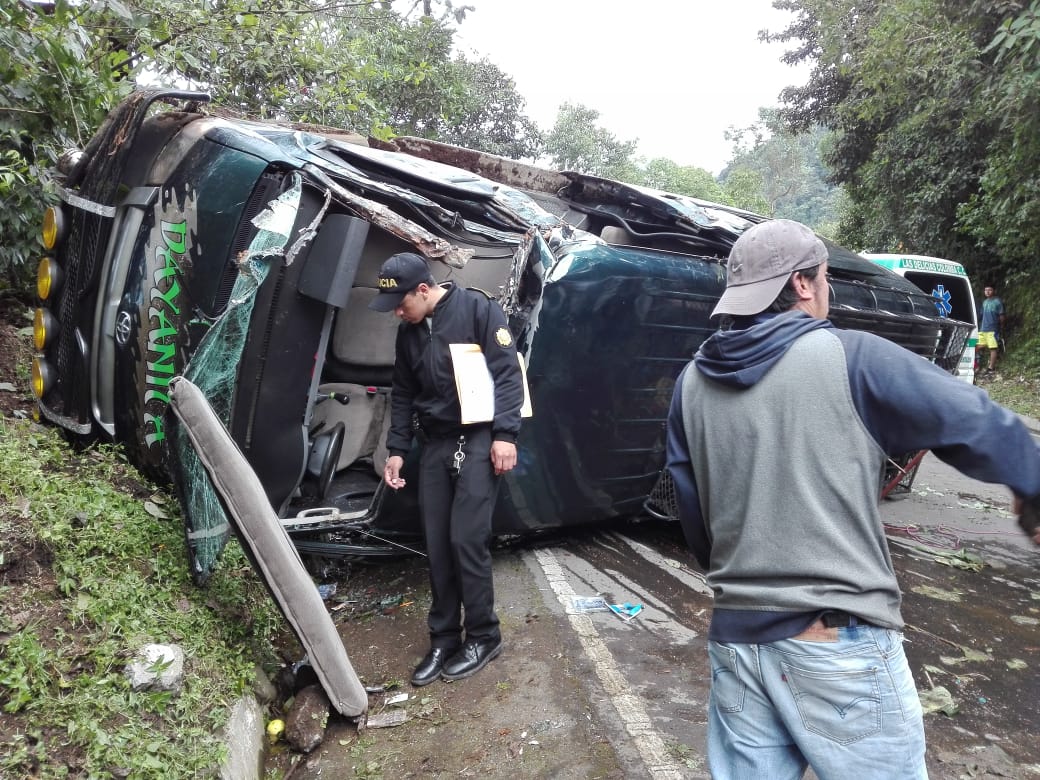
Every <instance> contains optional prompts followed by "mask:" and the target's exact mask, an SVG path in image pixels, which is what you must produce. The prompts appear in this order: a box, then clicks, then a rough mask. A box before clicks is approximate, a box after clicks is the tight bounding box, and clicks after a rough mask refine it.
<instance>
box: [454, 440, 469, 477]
mask: <svg viewBox="0 0 1040 780" xmlns="http://www.w3.org/2000/svg"><path fill="white" fill-rule="evenodd" d="M465 444H466V437H465V436H460V437H459V448H458V449H457V450H455V462H454V463H453V464H452V469H453V470H454V471H455V473H456V474H461V473H462V461H464V460H465V459H466V453H465V451H464V450H463V449H462V448H463V447H464V446H465Z"/></svg>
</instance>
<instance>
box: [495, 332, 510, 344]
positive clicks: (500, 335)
mask: <svg viewBox="0 0 1040 780" xmlns="http://www.w3.org/2000/svg"><path fill="white" fill-rule="evenodd" d="M495 341H497V342H498V344H499V346H502V347H508V346H509V345H510V344H512V343H513V336H512V335H511V334H510V333H509V331H508V330H507V329H506V328H499V329H498V330H496V331H495Z"/></svg>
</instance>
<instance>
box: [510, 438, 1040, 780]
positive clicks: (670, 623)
mask: <svg viewBox="0 0 1040 780" xmlns="http://www.w3.org/2000/svg"><path fill="white" fill-rule="evenodd" d="M1008 504H1009V496H1008V492H1007V490H1006V489H1005V488H1003V487H1001V486H992V485H984V484H982V483H978V482H975V481H972V480H965V479H964V478H963V477H962V476H961V475H960V474H959V473H957V472H956V471H954V470H952V469H950V468H949V467H947V466H946V465H945V464H943V463H942V462H940V461H939V460H938V459H936V458H935V457H934V456H932V455H929V456H927V457H926V458H925V460H924V461H923V463H922V465H921V468H920V470H919V472H918V474H917V477H916V479H915V481H914V484H913V490H912V494H911V495H909V496H907V497H905V498H903V499H901V500H895V501H886V502H884V506H883V518H884V520H885V522H886V524H887V525H888V527H889V530H890V538H891V539H892V550H893V559H894V561H895V565H896V568H897V570H898V571H899V575H900V581H901V583H902V585H903V588H904V591H905V593H906V597H905V606H904V617H905V618H906V620H907V623H908V629H907V633H906V636H907V640H908V645H907V652H908V656H909V658H910V661H911V665H912V667H913V669H914V672H915V677H916V679H917V682H918V686H919V688H921V689H923V690H926V691H933V690H939V691H940V693H941V691H942V690H943V689H945V690H947V691H949V692H950V695H951V696H952V697H953V698H954V699H955V700H956V702H957V706H958V714H957V715H954V716H953V717H949V716H946V715H942V714H933V715H929V716H928V718H927V726H928V732H929V761H930V765H931V771H932V774H933V777H939V778H942V777H957V776H960V774H961V773H962V772H969V773H970V772H976V773H977V774H970V776H972V777H975V776H986V774H984V773H985V772H991V773H992V776H1002V777H1027V776H1031V775H1032V774H1036V775H1040V766H1038V762H1040V746H1036V735H1037V734H1038V733H1040V715H1038V712H1037V708H1036V705H1035V702H1036V700H1037V696H1038V694H1040V684H1038V681H1037V675H1036V672H1035V670H1036V669H1037V668H1038V667H1040V647H1038V645H1040V637H1038V636H1037V625H1038V623H1040V601H1038V600H1037V599H1038V598H1040V569H1038V567H1037V563H1038V562H1040V553H1038V552H1036V551H1035V550H1034V549H1033V548H1032V546H1031V544H1030V543H1029V542H1028V540H1026V539H1025V537H1024V536H1023V535H1022V534H1021V532H1020V531H1019V530H1018V529H1017V527H1016V526H1015V524H1014V518H1013V516H1012V515H1011V514H1010V513H1009V512H1008ZM526 555H527V558H528V560H529V563H530V565H531V566H532V569H534V570H535V571H536V572H538V573H540V574H541V576H544V578H545V580H546V583H547V588H548V589H547V591H546V594H547V596H548V597H549V600H550V601H551V602H555V604H554V608H555V609H559V610H560V611H561V612H562V613H563V614H565V615H566V617H567V619H568V621H569V623H570V625H571V628H572V630H573V631H574V632H575V634H576V635H577V636H579V637H580V638H581V644H582V646H583V647H584V649H585V651H586V653H587V654H588V655H589V658H590V659H592V660H593V663H594V667H595V668H596V670H597V676H598V678H599V679H598V680H597V681H589V684H590V685H597V684H598V685H602V686H604V688H610V689H611V693H610V695H609V696H608V697H607V698H608V699H609V701H610V705H609V706H608V705H606V704H604V706H603V707H602V708H601V712H600V713H599V714H600V717H602V718H603V720H604V722H605V723H612V724H613V726H614V733H613V740H614V741H617V742H627V743H631V744H634V745H635V746H636V747H637V749H638V754H639V758H640V760H641V761H642V762H643V766H642V767H637V766H629V767H627V768H626V773H628V774H629V776H633V777H636V776H647V777H655V778H656V777H660V778H664V777H701V776H706V772H705V770H704V765H703V761H702V758H701V757H702V756H703V755H704V747H705V725H704V723H705V719H704V706H705V699H706V696H707V684H706V679H707V677H706V665H705V661H704V652H705V650H704V637H705V633H706V628H707V621H708V618H709V614H710V609H711V597H710V594H709V592H708V590H707V588H706V586H705V584H704V580H703V577H702V576H701V575H700V574H699V573H698V572H697V571H696V570H695V569H694V568H692V566H691V562H690V558H689V557H688V556H687V555H686V554H685V552H684V550H683V545H682V541H681V539H680V538H679V536H678V535H677V534H676V533H674V529H669V528H664V527H661V526H660V525H658V524H653V523H647V524H643V525H640V526H635V527H629V528H626V529H623V530H620V531H614V532H609V533H596V534H594V535H591V536H588V537H585V538H572V539H570V540H568V541H567V542H565V543H561V544H559V545H556V546H553V547H550V548H545V549H539V550H533V551H530V552H529V553H527V554H526ZM596 594H603V595H604V596H606V597H607V598H608V599H609V600H610V601H612V602H615V603H623V602H629V603H641V604H643V605H644V610H643V612H642V613H641V614H640V615H639V616H638V617H637V618H635V619H634V620H632V621H628V622H626V621H622V620H620V619H619V618H618V617H616V616H615V615H613V614H611V613H602V612H601V613H593V614H573V612H574V610H573V609H572V608H571V604H572V597H573V596H575V595H577V596H592V595H596ZM611 710H613V711H611ZM971 767H974V769H972V768H971Z"/></svg>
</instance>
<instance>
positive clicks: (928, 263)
mask: <svg viewBox="0 0 1040 780" xmlns="http://www.w3.org/2000/svg"><path fill="white" fill-rule="evenodd" d="M862 255H863V257H865V258H867V259H868V260H870V261H872V262H874V263H877V264H878V265H880V266H881V267H883V268H887V269H888V270H890V271H894V272H895V273H897V274H899V275H900V276H902V277H903V278H905V279H906V280H907V281H909V282H913V283H914V284H915V285H916V286H918V287H920V288H921V289H922V290H923V291H924V292H926V293H928V294H929V295H931V296H932V300H933V302H934V303H935V309H936V313H937V314H938V315H939V316H940V317H948V318H950V319H954V320H960V321H961V322H968V323H970V324H971V325H972V332H971V337H970V338H969V339H968V346H967V348H966V349H965V350H964V354H963V355H962V356H961V360H960V363H959V364H958V366H957V371H956V374H957V376H958V377H960V378H961V379H963V380H965V381H966V382H972V383H974V381H975V347H976V344H977V343H978V340H979V320H978V317H977V316H976V313H975V296H974V295H972V291H971V282H970V281H969V280H968V274H966V273H965V271H964V266H962V265H961V264H960V263H955V262H954V261H953V260H945V259H943V258H941V257H928V256H926V255H906V254H884V253H879V254H873V253H867V252H863V253H862Z"/></svg>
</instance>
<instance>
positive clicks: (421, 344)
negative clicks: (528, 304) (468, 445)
mask: <svg viewBox="0 0 1040 780" xmlns="http://www.w3.org/2000/svg"><path fill="white" fill-rule="evenodd" d="M442 286H443V287H445V289H446V292H445V294H444V296H443V297H442V298H441V299H440V300H439V301H438V302H437V306H436V307H435V308H434V310H433V316H432V317H428V318H426V319H425V320H424V321H423V322H420V323H418V324H415V325H413V324H411V323H407V322H403V323H401V325H400V327H399V328H398V329H397V346H396V359H395V362H394V379H393V390H392V393H391V396H390V430H389V432H388V434H387V437H386V445H387V449H388V450H389V452H390V454H391V455H401V456H404V455H405V454H406V453H407V452H408V450H409V449H411V444H412V417H413V415H415V416H417V417H418V421H419V425H420V427H421V429H422V430H423V431H424V432H425V433H426V434H427V435H429V436H454V435H457V434H459V433H462V432H463V431H464V428H463V426H462V424H461V419H462V417H461V411H460V409H459V396H458V391H457V390H456V388H455V373H454V371H453V369H452V361H451V353H450V351H449V348H448V347H449V345H450V344H479V345H480V348H481V350H482V351H483V353H484V358H485V360H486V361H487V365H488V370H489V371H490V372H491V377H492V379H493V380H494V382H495V417H494V420H493V421H492V423H491V430H492V438H493V439H495V440H497V441H509V442H515V441H516V437H517V434H518V433H519V432H520V407H521V406H522V404H523V400H524V389H523V378H522V376H521V373H520V364H519V362H518V361H517V356H516V346H515V345H514V344H513V337H512V335H511V334H510V332H509V327H508V325H507V323H506V317H505V313H504V312H503V311H502V308H501V307H500V306H499V305H498V303H496V302H495V301H493V300H491V299H490V298H489V297H488V296H487V295H486V294H484V293H481V292H478V291H475V290H468V289H465V288H462V287H458V286H457V285H455V284H454V283H451V282H448V283H446V284H444V285H442Z"/></svg>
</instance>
